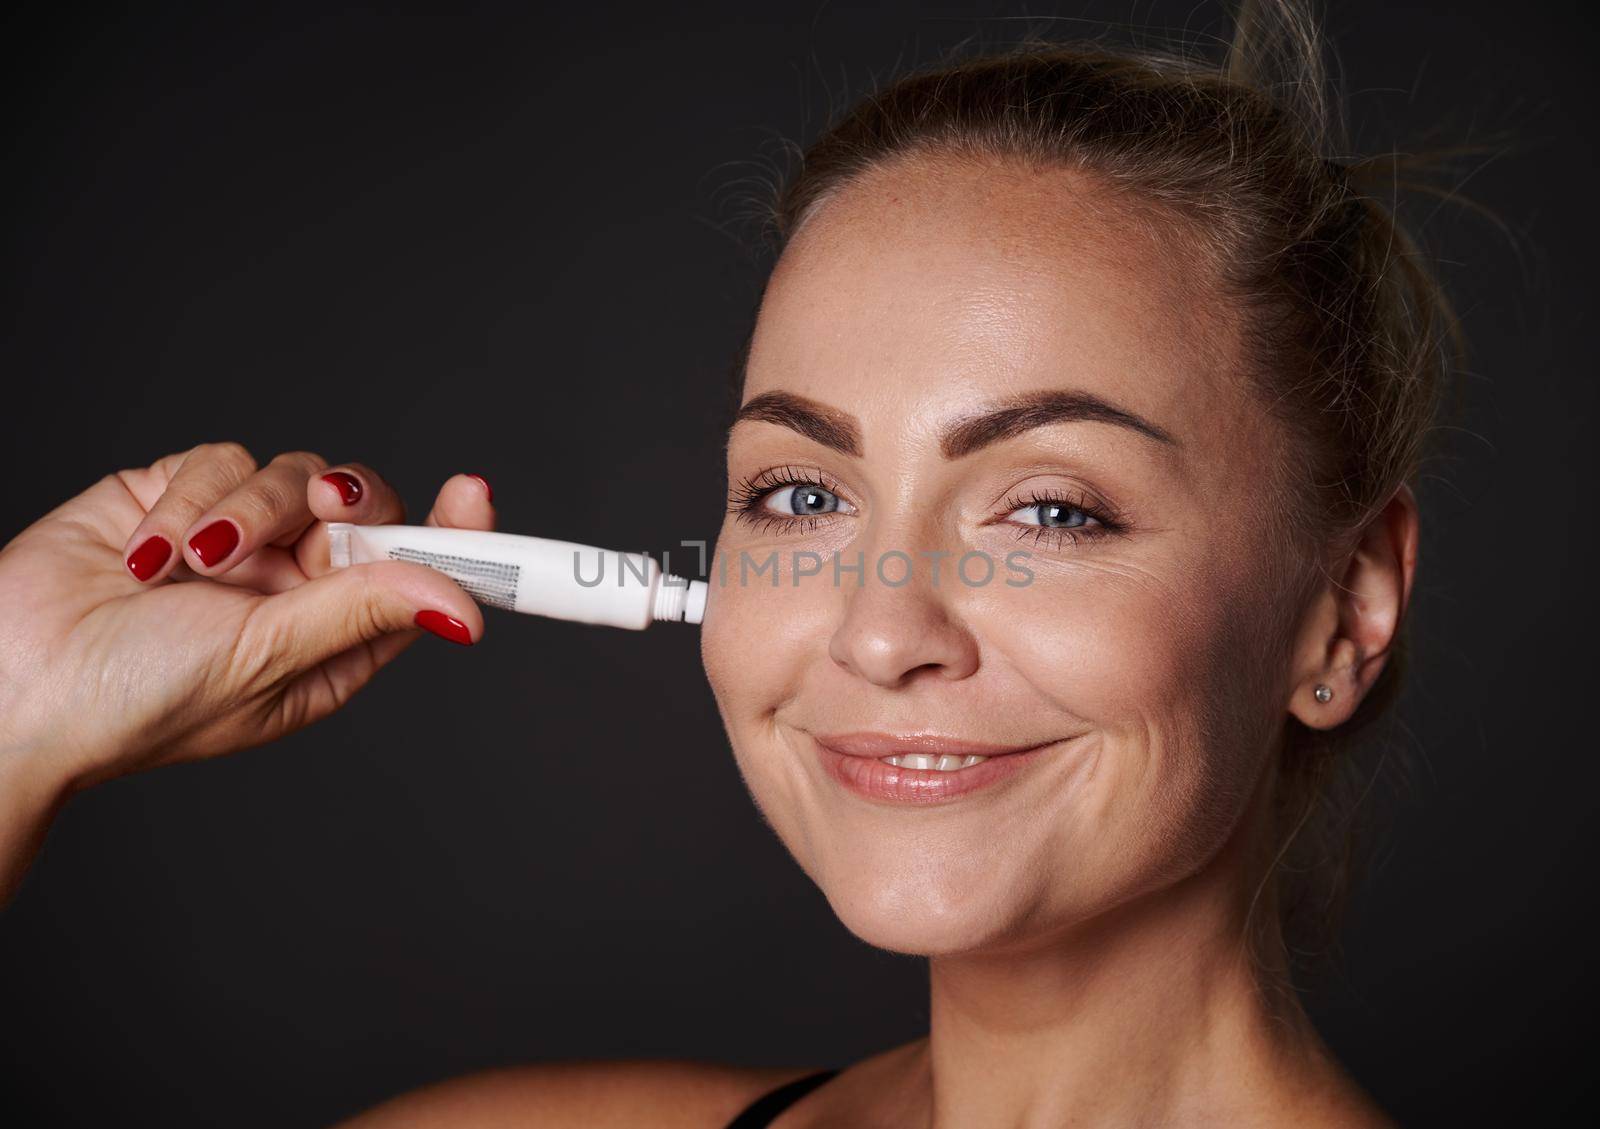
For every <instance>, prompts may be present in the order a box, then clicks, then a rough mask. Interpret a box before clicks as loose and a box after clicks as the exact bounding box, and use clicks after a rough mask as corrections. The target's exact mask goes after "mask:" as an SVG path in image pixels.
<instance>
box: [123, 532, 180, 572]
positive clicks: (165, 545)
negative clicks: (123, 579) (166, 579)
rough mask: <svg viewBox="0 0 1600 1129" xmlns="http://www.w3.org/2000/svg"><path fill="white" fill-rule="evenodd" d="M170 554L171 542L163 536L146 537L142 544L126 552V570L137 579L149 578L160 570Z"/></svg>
mask: <svg viewBox="0 0 1600 1129" xmlns="http://www.w3.org/2000/svg"><path fill="white" fill-rule="evenodd" d="M170 556H172V542H170V541H168V540H167V539H166V538H165V537H146V538H145V539H144V542H143V544H141V545H140V546H139V547H138V548H137V549H135V550H134V551H133V552H131V553H129V554H128V561H127V564H128V571H129V572H131V573H133V575H134V576H135V578H137V579H138V580H141V581H143V580H149V579H150V578H151V577H152V576H154V575H155V574H156V573H158V572H160V571H161V566H162V565H164V564H166V563H167V558H168V557H170Z"/></svg>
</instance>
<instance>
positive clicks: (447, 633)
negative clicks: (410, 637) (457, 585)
mask: <svg viewBox="0 0 1600 1129" xmlns="http://www.w3.org/2000/svg"><path fill="white" fill-rule="evenodd" d="M413 622H415V623H416V625H417V626H418V627H420V628H422V629H423V630H424V631H431V632H433V633H434V634H435V635H437V636H438V637H439V638H441V639H448V640H450V642H452V643H460V644H461V645H462V646H464V647H470V646H472V632H470V631H468V630H467V625H466V624H464V623H462V622H461V621H460V620H459V619H454V618H452V617H450V616H447V615H445V614H444V613H443V612H434V611H421V612H418V613H417V615H416V619H415V620H414V621H413Z"/></svg>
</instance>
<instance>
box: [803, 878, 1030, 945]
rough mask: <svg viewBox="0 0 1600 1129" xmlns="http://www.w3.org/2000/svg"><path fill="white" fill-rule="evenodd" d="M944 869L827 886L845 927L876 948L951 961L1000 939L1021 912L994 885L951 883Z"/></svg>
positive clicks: (827, 894)
mask: <svg viewBox="0 0 1600 1129" xmlns="http://www.w3.org/2000/svg"><path fill="white" fill-rule="evenodd" d="M940 870H941V868H940V867H939V866H937V865H936V864H935V865H930V866H917V865H912V866H909V867H905V866H899V867H895V868H894V869H893V870H892V871H891V872H890V873H878V874H875V875H874V874H871V873H868V872H862V871H859V870H858V871H857V872H856V873H854V874H852V875H851V876H850V877H849V879H848V880H845V881H841V882H828V881H824V882H822V883H821V886H822V892H823V895H824V896H825V897H826V898H827V899H828V904H829V905H830V906H832V907H833V912H834V913H835V914H836V915H837V916H838V918H839V920H840V921H841V922H842V923H843V924H844V927H845V928H846V929H848V930H850V932H851V933H853V934H855V935H856V936H857V937H859V938H860V939H861V940H863V941H865V942H866V943H867V944H869V945H872V946H873V947H875V948H879V949H886V950H888V951H889V952H895V953H904V954H906V955H908V956H924V957H933V956H950V955H954V954H957V953H964V952H971V951H973V950H976V949H981V948H984V947H985V946H987V945H989V944H991V943H993V942H995V941H997V940H999V939H1000V938H1001V937H1002V936H1003V935H1004V934H1006V933H1007V932H1008V927H1009V926H1010V925H1011V924H1012V922H1013V921H1014V919H1015V916H1016V915H1015V913H1014V912H1013V911H1012V909H1011V907H1010V906H1009V905H1008V903H1007V900H1006V899H1004V898H1002V897H997V896H996V890H995V888H994V885H993V884H992V883H990V884H987V886H984V885H979V886H973V885H972V884H971V883H970V882H967V881H956V882H952V881H949V880H948V878H949V876H948V875H946V874H943V873H940Z"/></svg>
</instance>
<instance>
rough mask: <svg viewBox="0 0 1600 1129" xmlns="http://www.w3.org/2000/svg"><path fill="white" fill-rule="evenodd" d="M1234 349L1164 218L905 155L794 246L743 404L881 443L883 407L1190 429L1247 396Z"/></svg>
mask: <svg viewBox="0 0 1600 1129" xmlns="http://www.w3.org/2000/svg"><path fill="white" fill-rule="evenodd" d="M1235 339H1236V334H1235V331H1234V328H1233V325H1232V322H1231V318H1230V316H1229V314H1228V312H1227V308H1226V306H1225V305H1224V303H1222V302H1220V301H1218V300H1217V298H1216V296H1215V289H1214V287H1213V286H1212V285H1211V283H1210V280H1209V272H1208V271H1206V270H1205V269H1204V267H1203V265H1202V260H1201V259H1200V257H1199V256H1198V255H1197V254H1195V253H1194V252H1193V251H1192V249H1190V248H1189V247H1187V246H1186V245H1185V244H1184V242H1183V240H1182V239H1181V229H1179V228H1177V227H1176V226H1175V223H1174V221H1172V220H1171V219H1168V218H1166V217H1163V216H1162V215H1160V214H1159V213H1158V212H1157V211H1156V210H1155V208H1154V206H1152V205H1139V204H1136V203H1135V202H1133V201H1131V200H1130V199H1129V198H1127V197H1126V196H1125V195H1118V194H1116V193H1114V192H1112V191H1110V190H1108V189H1107V188H1106V187H1105V186H1103V185H1102V184H1101V183H1099V182H1097V181H1095V180H1094V179H1092V178H1090V177H1089V176H1087V175H1085V174H1082V173H1079V172H1076V171H1074V170H1068V169H1049V170H1029V169H1025V168H1022V167H1019V166H1016V165H1010V164H996V163H981V164H980V163H976V162H973V161H966V160H947V161H935V160H932V159H929V158H922V157H918V158H908V159H902V160H900V161H898V162H896V163H893V164H890V165H885V166H880V167H877V168H874V169H872V170H870V171H869V172H867V173H866V174H864V175H862V176H860V177H858V178H857V179H856V180H854V181H852V182H850V183H849V184H848V185H847V186H846V187H845V188H844V189H843V190H841V191H840V192H839V193H838V194H837V195H835V196H834V197H832V198H831V199H829V200H828V201H827V202H826V203H825V204H823V205H822V206H821V207H820V209H818V210H816V211H815V212H814V214H813V216H812V217H811V219H810V220H809V221H808V222H807V223H806V224H804V225H803V226H802V227H801V229H800V231H799V232H798V233H796V235H795V236H794V237H793V238H792V239H791V240H790V242H789V245H788V247H787V248H786V249H785V251H784V254H783V256H782V258H781V259H780V261H779V263H778V265H777V268H776V269H775V270H774V272H773V276H772V279H771V281H770V283H769V285H768V289H767V292H766V295H765V297H764V299H763V302H762V308H761V314H760V317H759V319H758V321H757V325H756V333H755V337H754V339H753V341H752V344H751V354H750V364H749V375H748V380H747V384H746V388H745V397H746V399H748V398H750V397H752V396H756V395H759V394H760V393H762V392H765V391H772V390H776V389H783V390H785V391H790V392H796V393H799V394H801V395H806V396H811V397H813V398H816V399H819V400H822V401H824V402H826V403H829V404H832V405H835V406H837V407H839V408H842V409H844V410H846V411H850V412H852V413H855V414H858V415H860V416H861V417H862V420H863V424H864V426H865V428H866V429H867V430H868V432H869V433H870V431H871V430H872V417H873V415H874V413H875V412H876V411H879V410H881V411H884V412H896V413H905V412H908V411H913V412H915V413H917V416H918V417H919V418H928V419H934V418H941V417H943V416H945V415H948V414H951V413H959V412H960V411H963V410H968V409H970V407H971V403H972V401H973V400H974V399H975V398H978V399H991V398H994V397H997V396H1003V395H1008V394H1012V393H1020V392H1033V391H1038V390H1041V389H1048V388H1061V389H1067V388H1076V389H1083V390H1087V391H1092V392H1095V393H1098V394H1102V395H1106V396H1108V397H1110V398H1112V399H1114V400H1116V401H1118V402H1121V403H1125V404H1127V405H1128V406H1129V407H1131V408H1132V409H1133V410H1134V411H1137V412H1139V413H1141V414H1146V415H1148V416H1149V417H1151V418H1153V419H1155V421H1156V422H1157V423H1160V424H1161V425H1162V426H1164V427H1167V428H1168V429H1169V430H1172V431H1174V432H1176V433H1184V432H1188V431H1191V430H1193V429H1194V428H1195V427H1196V426H1200V425H1202V424H1203V422H1204V420H1205V418H1206V417H1207V416H1208V415H1209V414H1210V412H1214V411H1215V410H1216V409H1217V408H1218V407H1221V406H1223V403H1228V405H1229V407H1230V408H1231V407H1232V406H1235V405H1236V401H1237V398H1238V397H1239V396H1240V395H1242V392H1243V387H1242V382H1241V381H1239V380H1237V379H1235V378H1230V377H1229V376H1228V375H1227V374H1229V373H1231V372H1233V371H1234V370H1235V369H1236V366H1235V365H1233V364H1231V363H1230V358H1231V356H1232V355H1233V353H1234V352H1235V349H1234V341H1235ZM1219 401H1221V402H1219Z"/></svg>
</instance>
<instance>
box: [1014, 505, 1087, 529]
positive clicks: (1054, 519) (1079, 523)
mask: <svg viewBox="0 0 1600 1129" xmlns="http://www.w3.org/2000/svg"><path fill="white" fill-rule="evenodd" d="M1030 516H1031V517H1032V518H1033V520H1031V521H1030V520H1028V518H1029V517H1030ZM1007 520H1009V521H1014V522H1017V523H1018V524H1019V525H1038V526H1042V527H1044V528H1045V529H1079V528H1082V527H1083V526H1084V525H1085V524H1086V523H1087V522H1088V521H1089V520H1090V515H1089V514H1088V513H1087V512H1085V511H1084V510H1082V509H1080V508H1079V507H1077V506H1070V505H1068V504H1066V503H1065V502H1048V501H1046V502H1029V503H1028V504H1027V505H1026V506H1020V507H1018V508H1017V509H1015V510H1013V511H1012V512H1011V513H1010V514H1008V515H1007Z"/></svg>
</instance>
